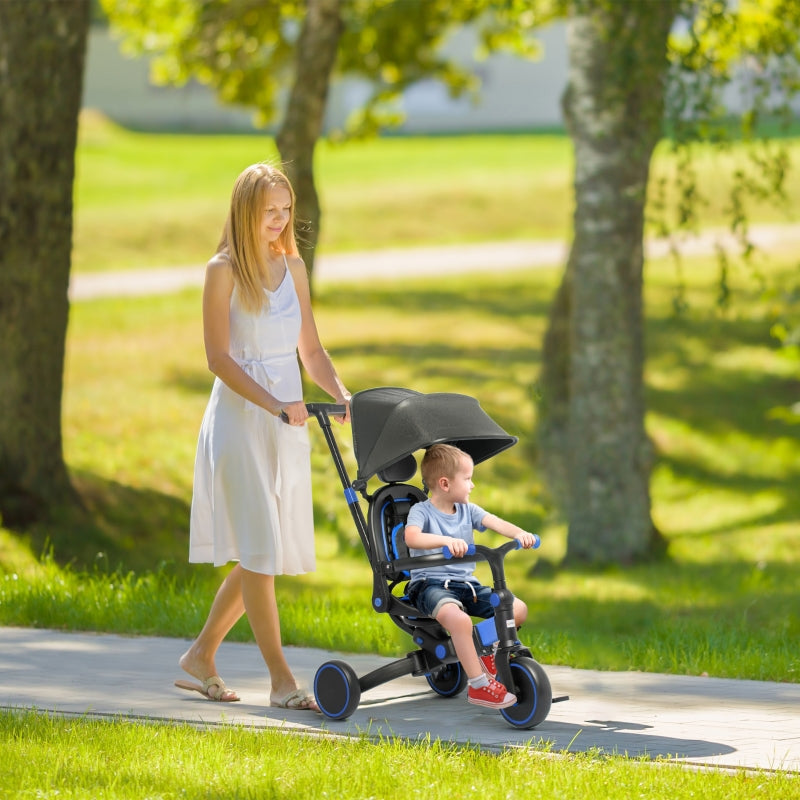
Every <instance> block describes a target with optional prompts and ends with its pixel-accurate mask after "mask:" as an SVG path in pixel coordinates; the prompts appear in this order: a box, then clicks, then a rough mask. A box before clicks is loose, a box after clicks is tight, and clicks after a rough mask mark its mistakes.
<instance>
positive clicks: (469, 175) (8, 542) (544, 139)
mask: <svg viewBox="0 0 800 800" xmlns="http://www.w3.org/2000/svg"><path fill="white" fill-rule="evenodd" d="M156 91H157V92H163V91H166V90H163V89H158V90H156ZM145 127H146V126H145ZM551 127H552V126H551V125H549V124H548V125H547V129H545V130H524V131H518V132H515V133H514V134H513V135H511V134H508V132H507V131H505V132H488V131H484V132H482V133H481V134H480V135H476V134H475V133H474V132H473V133H472V134H471V135H467V136H464V135H461V136H453V135H452V131H449V132H448V133H449V134H450V135H445V134H444V132H442V131H437V132H436V134H437V135H436V136H435V137H422V136H420V135H414V136H406V137H397V136H393V137H386V138H382V139H379V140H376V141H372V142H367V143H359V144H356V143H353V144H345V145H332V144H331V145H326V144H323V145H322V146H321V148H320V154H319V169H320V183H321V186H322V191H323V198H324V209H325V229H324V234H323V235H324V237H325V238H324V239H323V243H322V245H321V247H323V248H327V249H328V250H329V252H340V253H346V252H363V251H370V250H380V249H382V248H388V247H392V248H396V247H398V246H401V245H402V246H408V247H411V246H423V245H425V246H431V245H448V244H453V243H464V242H476V243H477V242H481V241H484V242H485V241H494V240H504V241H509V240H515V239H516V240H519V241H521V242H530V241H533V240H545V241H551V240H552V239H558V240H565V239H566V238H567V237H568V236H569V235H570V213H571V200H572V198H571V187H570V180H571V178H570V175H571V168H572V161H571V152H570V144H569V140H568V139H567V138H566V136H565V135H564V134H563V133H560V132H559V131H558V130H555V131H554V130H551ZM789 146H790V148H791V149H792V151H793V152H794V150H795V143H794V140H790V141H789ZM275 157H276V151H275V149H274V144H273V143H272V142H271V141H270V139H269V137H268V136H266V137H265V136H264V135H263V134H259V133H245V132H242V131H241V130H240V131H237V133H236V135H227V134H216V135H210V134H209V133H208V132H206V133H204V134H203V135H197V136H189V135H186V134H181V133H176V132H174V131H172V132H169V133H165V132H158V133H154V132H143V131H141V130H130V129H125V128H123V127H120V126H117V125H115V124H114V123H113V122H112V121H110V120H109V119H107V118H106V117H105V116H104V115H102V114H96V113H93V112H92V111H91V110H89V109H87V111H86V113H84V115H83V117H82V122H81V132H80V144H79V149H78V156H77V158H78V173H77V183H76V231H75V251H74V261H73V270H74V271H75V272H77V273H81V272H89V271H95V270H109V271H110V270H118V269H125V268H134V267H143V266H144V267H147V266H151V267H156V266H158V267H163V266H170V265H175V266H186V265H191V264H195V263H196V264H198V265H201V264H202V263H203V261H204V260H205V257H207V254H208V252H209V249H210V248H211V249H213V246H214V245H215V243H216V239H217V237H218V234H219V230H220V226H221V222H222V219H223V217H224V213H225V209H226V207H227V197H228V193H229V191H230V184H231V181H232V177H233V176H235V174H237V173H238V171H239V170H240V169H241V167H242V166H244V165H246V164H248V163H251V162H252V161H256V160H262V159H271V158H275ZM659 157H660V158H661V159H663V160H661V161H657V166H658V165H659V164H660V165H662V168H663V169H665V170H669V169H672V168H674V165H672V164H670V160H669V154H668V153H667V152H663V153H661V154H659ZM704 158H705V160H704ZM704 158H703V157H701V164H702V165H703V166H702V168H703V169H704V170H705V175H707V176H711V175H717V174H718V173H719V172H720V171H721V166H720V165H721V164H722V165H723V166H727V165H729V164H730V160H731V159H732V160H734V161H735V159H736V158H737V154H736V152H735V149H734V151H733V152H732V153H728V154H726V155H724V156H715V155H712V154H711V153H708V154H707V155H706V156H705V157H704ZM520 165H525V168H524V169H521V168H520ZM387 186H388V187H390V190H389V191H388V192H387V189H386V187H387ZM796 191H797V182H796V180H793V181H792V182H791V183H790V193H791V196H792V197H794V193H795V192H796ZM387 195H388V196H387ZM787 206H788V207H789V208H790V209H791V208H792V207H795V208H796V207H797V203H796V202H795V203H792V202H789V203H788V204H787ZM512 208H519V209H526V210H527V211H526V213H520V214H519V215H518V216H516V217H515V216H514V214H513V213H511V211H510V209H512ZM530 209H536V210H537V213H535V214H531V213H530ZM398 212H400V213H398ZM720 219H721V210H720V209H719V208H715V207H714V205H713V203H712V205H711V206H710V208H709V209H708V210H707V213H706V217H705V222H706V224H707V226H708V227H710V228H713V227H714V226H715V225H718V224H719V223H720ZM751 219H752V221H753V222H754V223H760V224H764V225H767V224H768V225H771V226H775V225H777V226H779V227H780V228H781V229H783V226H786V225H791V224H793V222H794V220H793V219H792V215H791V213H787V211H786V210H781V209H779V210H775V209H774V208H773V207H772V206H770V205H767V204H765V205H764V206H761V207H759V206H756V207H754V208H753V210H752V217H751ZM776 241H777V242H778V244H777V245H776V246H775V248H774V249H773V250H772V252H771V253H770V257H769V258H767V257H766V255H765V256H764V257H763V258H762V259H760V260H759V261H758V267H757V268H756V269H754V268H753V267H752V265H739V266H737V267H736V268H735V269H734V271H733V274H732V278H731V288H732V291H733V300H732V302H731V303H730V304H729V305H728V306H726V307H720V305H719V304H718V303H717V298H716V292H717V264H716V261H715V260H714V259H713V258H712V257H709V256H700V257H692V258H690V259H687V260H685V261H684V264H683V277H682V279H683V281H684V282H685V284H686V300H687V301H688V302H687V308H686V309H685V310H684V311H683V312H682V313H681V314H676V313H675V303H674V300H675V297H676V291H677V289H676V285H677V284H678V280H677V278H676V267H675V265H674V264H673V263H672V262H671V261H670V260H669V259H652V260H650V261H649V262H648V266H647V285H646V289H645V291H646V298H647V340H648V359H647V386H648V408H649V412H648V431H649V433H650V434H651V435H652V436H653V438H654V440H655V441H656V443H657V445H658V453H659V461H658V465H657V467H656V470H655V472H654V476H653V503H654V509H653V513H654V517H655V519H656V520H657V521H658V523H659V525H660V527H661V529H662V530H663V531H664V532H665V534H666V535H667V537H668V540H669V549H668V552H667V556H666V558H665V559H664V560H663V561H662V562H660V563H653V564H640V565H635V566H631V567H625V568H623V567H621V566H618V567H614V566H605V567H603V568H602V569H591V568H586V569H572V570H560V569H559V561H560V557H561V555H562V553H563V549H564V538H565V531H564V528H563V523H562V522H561V521H560V520H559V519H558V518H557V517H555V516H554V515H553V514H552V513H551V512H552V509H551V507H550V506H549V504H548V500H547V497H546V493H545V492H544V490H543V487H542V486H541V483H540V481H539V478H538V476H537V474H536V470H535V467H534V465H533V463H532V462H533V459H532V456H533V453H532V447H533V442H532V439H533V428H534V424H535V413H536V392H535V386H536V377H537V370H538V361H537V358H538V349H539V347H540V343H541V336H542V334H543V330H544V327H545V324H546V314H547V308H548V305H549V303H550V301H551V299H552V295H553V292H554V291H555V287H556V286H557V283H558V279H559V270H558V269H557V268H552V267H550V268H538V269H534V268H531V269H530V270H515V271H513V272H501V271H496V270H494V269H493V268H492V266H491V265H490V264H487V268H486V269H484V270H479V271H477V272H470V273H468V274H465V275H455V276H451V275H449V276H447V277H441V278H432V279H429V280H427V279H417V278H415V279H413V280H403V281H402V282H397V281H395V282H392V281H373V280H370V279H369V277H365V278H364V279H362V280H355V281H350V282H347V283H341V284H336V283H331V284H325V285H320V286H318V287H316V298H315V302H316V304H317V311H316V313H317V315H318V322H319V325H320V329H321V332H322V335H323V339H324V341H325V342H326V344H327V346H328V348H329V349H330V351H331V352H332V354H333V356H334V360H335V362H336V363H337V366H338V367H339V370H340V372H341V373H342V374H343V376H344V377H345V379H346V380H347V382H348V385H349V386H350V388H351V389H354V390H356V389H360V388H367V387H369V386H372V385H376V383H383V384H397V385H407V386H412V387H413V388H417V389H420V390H422V391H441V390H445V391H462V392H465V393H469V394H474V395H476V396H478V397H479V398H480V399H481V402H482V403H483V404H484V407H485V408H487V410H489V412H490V413H491V414H492V416H494V417H495V418H496V419H497V420H498V421H499V422H500V423H501V424H502V425H503V426H504V427H505V428H506V429H507V430H509V431H511V432H513V433H515V434H517V435H519V436H520V439H521V443H520V445H518V446H517V447H516V448H514V449H513V450H512V451H509V453H508V454H507V455H504V456H503V457H501V458H500V459H498V460H497V463H496V464H487V465H485V466H482V467H481V468H480V470H479V472H478V473H477V476H476V477H477V481H476V482H477V484H478V487H477V489H476V492H475V496H476V499H477V500H478V502H481V503H482V504H484V505H486V506H487V507H488V506H491V507H494V508H496V509H497V510H498V512H499V513H501V514H502V515H504V516H507V517H509V518H512V519H514V520H515V521H518V522H519V523H520V524H522V525H525V526H526V527H530V528H532V529H535V530H538V531H540V532H541V534H542V536H543V541H544V544H543V547H542V549H541V551H540V553H539V554H538V556H537V557H536V558H535V561H534V564H531V563H530V562H525V561H524V555H521V556H519V557H518V558H517V559H516V560H515V561H514V563H513V564H509V570H510V575H511V577H510V582H511V585H512V586H513V587H514V588H515V590H517V591H518V592H519V594H520V595H521V596H522V597H523V598H524V599H525V600H526V601H527V602H528V603H529V605H530V606H531V608H532V609H535V612H536V613H535V615H534V616H535V621H534V622H533V624H532V625H531V626H530V630H529V631H527V632H526V633H527V634H528V635H527V636H526V643H528V644H529V645H530V646H531V647H532V649H533V650H534V652H535V653H536V655H537V658H539V659H540V660H541V661H543V662H544V663H565V664H570V665H572V666H586V667H595V668H601V669H645V670H652V671H675V672H681V673H689V674H702V673H708V674H711V675H718V676H727V677H750V678H755V679H770V680H789V681H797V680H798V653H797V649H796V645H795V644H794V642H795V641H796V639H797V634H798V633H799V632H800V630H799V629H798V624H800V623H798V610H797V590H796V586H795V584H796V574H797V560H798V557H800V556H798V553H800V546H799V545H800V531H799V530H798V523H797V520H798V518H800V513H798V512H800V507H799V506H798V502H799V501H798V499H797V497H796V491H795V487H796V485H797V478H798V473H800V463H799V461H798V449H797V439H796V431H797V428H796V422H795V420H794V418H793V416H792V415H791V414H790V413H787V412H786V409H787V408H789V407H791V405H792V404H793V403H794V402H796V397H797V362H796V361H795V360H793V359H792V358H791V355H792V354H791V353H790V352H789V353H787V352H786V351H785V349H782V348H780V347H779V344H778V342H777V341H776V340H775V339H774V338H773V337H772V336H771V335H770V330H771V328H772V326H773V325H774V323H775V314H776V308H777V303H776V301H775V297H776V291H777V289H776V287H780V286H785V285H786V284H787V283H788V282H789V281H790V279H791V276H793V275H794V274H796V270H797V264H796V259H795V256H794V251H793V248H792V247H791V246H786V245H782V244H781V239H780V237H778V238H777V240H776ZM323 252H324V250H323ZM532 267H533V265H532ZM445 333H446V336H445V335H444V334H445ZM204 363H205V362H204V356H203V353H202V337H201V331H200V319H199V292H198V291H196V290H188V291H185V292H180V293H177V294H174V295H167V296H159V297H145V298H141V297H137V298H108V299H99V300H93V301H86V302H78V303H75V304H74V306H73V309H72V312H71V318H70V329H69V336H68V353H67V365H66V375H65V400H64V425H65V453H66V458H67V462H68V464H69V466H70V470H71V473H72V475H73V478H74V480H75V482H76V484H77V485H78V487H79V488H80V490H81V493H82V495H83V497H84V499H85V500H87V501H88V503H89V509H90V511H91V512H92V517H93V518H92V519H91V521H89V522H87V521H86V520H85V519H75V520H69V519H65V520H63V521H62V523H61V525H60V526H56V527H53V526H52V525H50V526H42V527H36V528H33V529H31V530H29V531H24V532H20V531H9V530H7V529H3V530H2V545H3V550H2V553H3V570H4V576H3V588H2V596H1V598H2V604H1V605H0V611H1V612H2V615H3V621H4V622H5V623H6V624H22V625H37V626H38V625H42V626H45V627H58V628H61V627H67V628H70V627H72V628H80V629H89V630H101V631H102V630H108V631H123V632H126V633H137V632H142V633H159V634H165V635H176V636H190V635H192V634H193V633H194V632H196V630H197V627H198V625H199V624H200V623H201V621H202V618H203V617H204V614H205V610H206V608H207V602H208V599H209V598H210V597H211V593H212V591H213V586H214V583H215V582H216V580H217V577H216V576H215V575H213V574H212V571H211V570H205V569H204V568H192V569H189V568H187V567H186V565H185V564H184V563H183V557H184V554H185V549H186V543H187V531H186V525H187V520H188V502H189V498H190V493H191V463H192V458H193V452H194V444H195V438H196V430H197V426H198V424H199V419H200V416H201V414H202V409H203V407H204V405H205V400H206V398H207V393H208V389H209V388H210V381H211V379H210V376H209V375H208V374H207V372H206V370H205V367H204ZM445 365H446V366H445ZM376 376H380V380H378V381H376ZM314 472H315V476H314V481H315V487H316V488H317V491H316V500H315V511H316V515H317V520H318V524H319V528H318V544H319V549H318V556H319V559H320V567H321V568H320V570H319V572H318V573H316V574H315V575H314V576H309V577H308V578H307V579H300V580H295V581H292V582H289V581H287V582H286V586H285V588H284V589H283V596H282V612H283V615H284V616H283V622H284V632H285V639H286V641H287V643H289V644H292V643H296V644H313V645H320V646H324V647H333V648H336V649H344V650H348V649H351V650H355V649H358V650H363V651H366V652H381V653H395V652H397V650H398V649H399V648H400V647H401V644H400V643H399V642H398V641H397V640H396V639H395V638H394V636H393V633H392V631H390V630H387V628H388V627H389V625H388V621H386V620H384V619H382V618H381V617H380V615H377V614H374V612H372V611H371V609H370V605H369V583H370V576H369V570H368V566H367V564H366V560H365V559H364V556H363V553H360V552H359V546H358V544H357V541H356V539H357V537H356V535H355V531H354V530H352V526H351V523H350V521H349V513H348V512H347V509H346V507H345V504H344V502H343V500H342V498H341V496H340V495H341V493H340V489H339V487H338V485H337V483H336V477H335V474H334V473H333V470H332V469H331V466H330V464H329V459H328V458H327V454H326V452H325V450H324V444H323V443H322V441H321V439H320V438H318V439H317V441H316V444H315V461H314ZM298 586H299V587H300V588H298ZM321 620H326V621H333V622H334V624H330V623H329V622H328V624H325V625H323V626H321V625H320V621H321ZM234 636H235V637H240V638H242V639H248V637H249V631H248V629H247V627H246V624H240V625H239V626H238V627H237V629H236V630H235V632H234Z"/></svg>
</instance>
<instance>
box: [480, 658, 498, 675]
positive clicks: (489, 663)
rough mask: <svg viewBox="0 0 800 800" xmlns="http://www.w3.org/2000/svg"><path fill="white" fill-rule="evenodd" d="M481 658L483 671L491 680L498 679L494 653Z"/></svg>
mask: <svg viewBox="0 0 800 800" xmlns="http://www.w3.org/2000/svg"><path fill="white" fill-rule="evenodd" d="M480 658H481V664H482V665H483V671H484V672H485V673H486V674H487V675H488V676H489V677H490V678H496V677H497V664H495V663H494V653H489V654H488V655H485V656H481V657H480Z"/></svg>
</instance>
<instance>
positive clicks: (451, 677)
mask: <svg viewBox="0 0 800 800" xmlns="http://www.w3.org/2000/svg"><path fill="white" fill-rule="evenodd" d="M425 680H427V681H428V685H429V686H430V687H431V689H433V691H434V692H436V694H440V695H441V696H442V697H455V696H456V695H457V694H461V692H463V691H464V689H465V688H466V686H467V675H466V673H465V672H464V670H463V669H461V664H460V663H459V662H458V661H455V662H453V663H452V664H445V665H444V666H443V667H439V668H438V669H435V670H434V671H433V672H430V673H428V674H427V675H426V676H425Z"/></svg>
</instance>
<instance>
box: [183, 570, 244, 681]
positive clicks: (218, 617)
mask: <svg viewBox="0 0 800 800" xmlns="http://www.w3.org/2000/svg"><path fill="white" fill-rule="evenodd" d="M242 572H243V570H242V568H241V566H240V565H239V564H237V565H236V566H235V567H234V568H233V569H232V570H231V571H230V572H229V573H228V575H227V577H226V578H225V580H224V581H222V585H221V586H220V587H219V589H218V590H217V594H216V596H215V597H214V602H213V603H212V604H211V610H210V611H209V612H208V619H206V623H205V625H203V629H202V630H201V631H200V633H199V635H198V636H197V638H196V639H195V640H194V642H192V645H191V647H190V648H189V649H188V650H187V651H186V652H185V653H184V654H183V655H182V656H181V657H180V661H179V663H180V665H181V668H182V669H183V670H185V671H186V672H188V673H189V674H190V675H192V676H194V677H195V678H197V679H198V680H201V681H203V680H205V679H206V678H209V677H211V676H212V675H216V674H217V666H216V663H215V656H216V654H217V649H218V648H219V646H220V644H222V640H223V639H224V638H225V636H227V634H228V631H230V629H231V628H232V627H233V626H234V625H235V624H236V621H237V620H238V619H239V618H240V617H241V616H242V614H243V613H244V603H243V602H242Z"/></svg>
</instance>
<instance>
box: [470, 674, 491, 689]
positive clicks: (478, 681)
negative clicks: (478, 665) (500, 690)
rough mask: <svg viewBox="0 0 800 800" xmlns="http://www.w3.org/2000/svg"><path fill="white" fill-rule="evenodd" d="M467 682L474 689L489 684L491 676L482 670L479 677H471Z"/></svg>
mask: <svg viewBox="0 0 800 800" xmlns="http://www.w3.org/2000/svg"><path fill="white" fill-rule="evenodd" d="M467 683H468V684H469V685H470V686H471V687H472V688H473V689H480V688H481V686H488V685H489V676H488V675H487V674H486V673H485V672H481V674H480V675H478V677H477V678H469V679H468V680H467Z"/></svg>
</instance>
